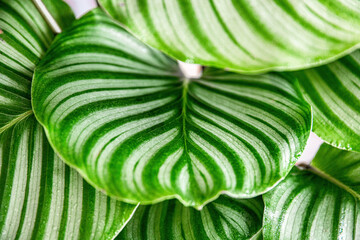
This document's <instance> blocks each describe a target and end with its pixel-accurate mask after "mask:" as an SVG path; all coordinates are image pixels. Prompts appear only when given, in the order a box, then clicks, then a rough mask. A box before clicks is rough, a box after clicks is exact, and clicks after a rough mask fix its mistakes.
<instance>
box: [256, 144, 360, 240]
mask: <svg viewBox="0 0 360 240" xmlns="http://www.w3.org/2000/svg"><path fill="white" fill-rule="evenodd" d="M308 170H309V171H300V170H297V171H296V170H294V171H293V172H292V173H290V174H289V176H288V177H287V178H286V179H285V180H284V181H283V182H281V183H280V184H279V185H278V186H277V187H276V188H274V189H273V190H272V191H270V192H269V193H266V194H265V195H264V202H265V213H264V227H263V232H264V239H287V240H288V239H301V240H302V239H316V240H322V239H324V240H330V239H349V240H350V239H359V238H360V202H359V201H360V184H359V183H360V154H359V153H355V152H348V151H344V150H340V149H337V148H333V147H331V146H329V145H326V144H323V145H322V146H321V148H320V150H319V152H318V153H317V155H316V157H315V159H314V160H313V162H312V163H311V166H310V167H309V169H308Z"/></svg>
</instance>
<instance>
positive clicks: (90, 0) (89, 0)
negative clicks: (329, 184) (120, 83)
mask: <svg viewBox="0 0 360 240" xmlns="http://www.w3.org/2000/svg"><path fill="white" fill-rule="evenodd" d="M65 2H67V3H68V4H69V5H70V6H71V8H72V9H73V10H74V12H75V15H76V17H80V16H81V15H83V14H85V13H86V12H87V11H89V10H90V9H93V8H95V7H96V6H97V4H96V1H95V0H65ZM180 67H181V69H182V70H183V72H184V75H185V76H187V77H199V75H200V74H201V67H200V66H199V65H197V64H188V63H180ZM322 143H323V141H322V140H321V139H320V138H319V137H318V136H316V135H315V134H314V133H311V135H310V138H309V140H308V142H307V145H306V148H305V150H304V152H303V154H302V156H301V157H300V159H299V161H298V163H300V162H303V163H309V162H310V161H311V160H312V159H313V157H314V156H315V154H316V152H317V151H318V149H319V147H320V145H321V144H322Z"/></svg>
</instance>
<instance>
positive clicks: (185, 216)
mask: <svg viewBox="0 0 360 240" xmlns="http://www.w3.org/2000/svg"><path fill="white" fill-rule="evenodd" d="M262 211H263V203H262V201H261V199H260V198H255V199H248V200H235V199H230V198H227V197H220V198H219V199H217V200H215V201H214V202H212V203H210V204H208V205H207V206H206V207H204V209H202V210H201V211H197V210H195V209H192V208H187V207H184V206H183V205H182V204H181V203H179V202H177V201H176V200H170V201H165V202H162V203H158V204H156V205H152V206H140V207H139V209H138V210H137V212H136V213H135V214H134V216H133V218H132V219H131V220H130V222H129V223H128V225H127V226H126V227H125V228H124V230H123V231H122V232H121V233H120V234H119V236H118V237H117V238H116V239H124V240H125V239H156V240H160V239H251V237H256V235H257V234H258V233H259V231H260V232H261V220H262ZM254 239H256V238H254Z"/></svg>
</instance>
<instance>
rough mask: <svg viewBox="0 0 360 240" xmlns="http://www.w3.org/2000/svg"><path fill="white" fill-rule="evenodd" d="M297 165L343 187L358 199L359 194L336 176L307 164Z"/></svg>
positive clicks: (359, 197)
mask: <svg viewBox="0 0 360 240" xmlns="http://www.w3.org/2000/svg"><path fill="white" fill-rule="evenodd" d="M298 167H300V168H303V169H305V170H307V171H309V172H311V173H314V174H315V175H317V176H319V177H321V178H323V179H325V180H327V181H329V182H331V183H333V184H335V185H336V186H338V187H340V188H341V189H344V190H345V191H347V192H348V193H350V194H351V195H353V196H354V197H355V198H356V199H359V200H360V194H359V193H357V192H355V191H354V190H353V189H351V188H350V187H348V186H347V185H345V184H344V183H342V182H341V181H339V180H337V179H336V178H334V177H332V176H331V175H329V174H327V173H325V172H323V171H321V170H320V169H318V168H316V167H314V166H312V165H307V164H299V165H298Z"/></svg>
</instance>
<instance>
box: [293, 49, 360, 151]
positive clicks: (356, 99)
mask: <svg viewBox="0 0 360 240" xmlns="http://www.w3.org/2000/svg"><path fill="white" fill-rule="evenodd" d="M289 75H290V77H291V78H298V79H299V82H300V85H301V87H302V91H303V93H304V96H305V98H306V100H307V101H308V102H309V103H310V104H311V105H312V108H313V114H314V126H313V131H314V132H315V133H316V134H317V135H319V136H320V137H321V138H322V139H323V140H325V141H326V142H328V143H330V144H332V145H334V146H336V147H339V148H343V149H347V150H354V151H360V51H356V52H354V53H352V54H350V55H348V56H346V57H344V58H341V59H340V60H338V61H336V62H333V63H330V64H328V65H325V66H321V67H317V68H313V69H308V70H305V71H299V72H294V73H290V74H289Z"/></svg>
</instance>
